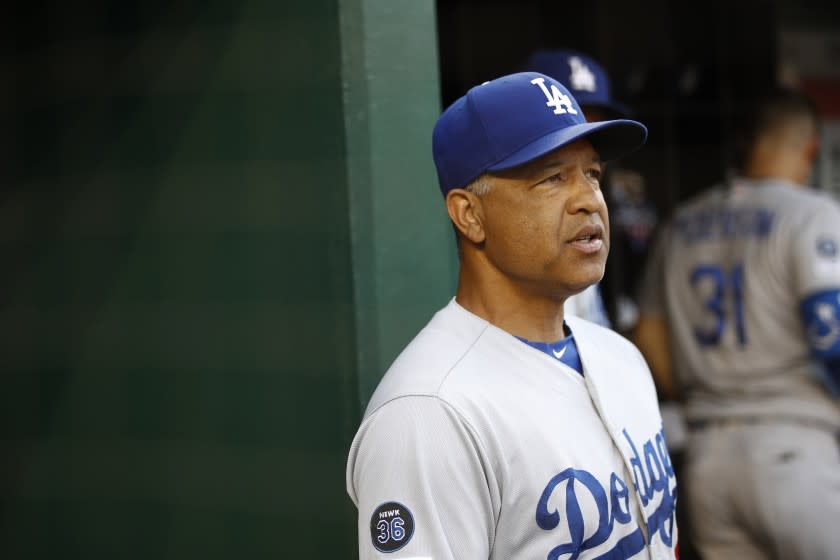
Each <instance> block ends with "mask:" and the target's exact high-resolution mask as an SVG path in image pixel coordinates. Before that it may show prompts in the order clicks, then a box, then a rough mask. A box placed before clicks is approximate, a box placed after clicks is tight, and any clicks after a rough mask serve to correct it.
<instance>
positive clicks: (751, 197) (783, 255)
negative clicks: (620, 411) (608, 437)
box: [636, 90, 840, 560]
mask: <svg viewBox="0 0 840 560" xmlns="http://www.w3.org/2000/svg"><path fill="white" fill-rule="evenodd" d="M749 122H750V125H749V126H748V127H746V130H747V131H748V135H747V138H748V142H747V143H746V146H747V149H746V150H745V155H746V157H745V159H744V162H743V165H742V169H741V172H742V176H740V177H736V178H734V179H733V180H731V181H729V183H728V184H726V185H723V186H719V187H716V188H713V189H711V190H709V191H707V192H706V193H704V194H702V195H700V196H699V197H697V198H696V199H694V200H692V201H689V202H688V203H686V204H684V205H682V206H680V207H679V208H678V209H677V211H676V213H675V216H674V219H673V221H672V222H671V223H670V224H669V226H668V228H667V229H666V231H665V232H664V234H663V235H662V236H661V237H660V239H659V240H658V246H657V247H656V248H655V249H654V253H653V254H652V259H651V262H650V268H649V270H648V274H647V277H646V281H645V284H644V292H645V293H644V294H643V295H642V297H641V302H640V303H641V309H642V313H641V318H640V321H639V324H638V327H637V333H636V341H637V343H638V344H639V346H640V348H641V350H642V351H643V353H644V354H645V356H646V358H647V359H648V363H649V364H650V366H651V369H652V370H653V373H654V375H655V376H657V378H658V380H659V381H660V385H661V387H662V388H664V389H666V390H667V391H668V392H669V393H671V394H672V395H676V394H678V393H681V394H682V397H683V398H684V399H685V401H686V409H685V411H686V416H687V419H688V426H689V428H690V434H689V438H688V449H687V461H688V463H687V466H686V471H685V480H683V481H682V482H683V483H684V487H687V488H686V493H685V494H683V495H685V496H686V499H687V507H688V511H689V513H690V521H691V525H692V530H693V534H694V541H695V542H696V545H697V546H698V548H699V550H700V552H701V554H702V556H703V557H704V558H708V559H723V560H726V559H738V560H752V559H767V558H776V559H785V560H796V559H803V560H804V559H808V560H820V559H823V560H828V559H830V558H831V559H837V558H840V530H838V528H840V454H838V445H837V435H838V431H840V406H838V401H837V394H838V393H837V392H836V391H837V388H838V387H840V383H838V382H840V251H838V247H840V206H839V205H838V204H837V203H836V202H835V201H834V200H832V199H831V198H830V197H829V196H828V195H827V194H824V193H820V192H817V191H814V190H811V189H808V188H806V187H804V186H803V185H804V184H805V182H806V181H807V179H808V176H809V174H810V172H811V168H812V164H813V162H814V158H815V154H816V153H817V117H816V113H815V111H814V109H813V107H812V105H811V104H810V103H809V102H808V100H807V99H805V98H803V97H802V96H801V95H799V94H797V93H794V92H791V91H785V90H779V91H774V92H773V93H771V94H769V95H768V96H766V97H765V98H763V99H762V100H760V101H759V102H758V103H756V104H755V114H754V116H753V117H752V118H751V119H749ZM669 339H670V344H667V341H668V340H669ZM672 364H673V374H672V370H671V368H672Z"/></svg>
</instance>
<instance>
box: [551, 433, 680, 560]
mask: <svg viewBox="0 0 840 560" xmlns="http://www.w3.org/2000/svg"><path fill="white" fill-rule="evenodd" d="M623 435H624V437H625V438H626V440H627V442H628V443H629V444H630V447H631V448H632V449H633V454H634V455H633V457H632V458H631V459H630V463H631V464H632V466H633V488H634V490H635V491H636V493H637V494H638V497H639V498H640V500H641V501H642V503H643V504H644V505H647V504H648V503H650V502H651V501H652V500H654V499H656V498H657V497H658V496H661V499H660V501H659V504H658V505H657V506H656V509H655V510H654V512H653V513H652V514H651V515H650V516H648V519H647V526H648V531H649V536H648V539H649V540H652V539H653V538H654V537H655V536H656V535H657V534H658V535H659V537H660V538H661V539H662V542H664V543H665V544H666V545H667V546H672V545H673V544H675V543H674V542H673V537H674V528H675V526H676V519H675V506H676V491H675V492H674V493H672V492H671V491H670V488H671V482H673V481H674V469H673V466H672V464H671V459H670V457H669V455H668V450H667V448H666V445H665V434H664V431H662V430H661V431H660V432H659V433H658V434H657V435H656V437H655V438H654V439H652V440H647V441H646V442H645V443H644V444H643V446H642V450H643V453H644V457H642V456H640V455H639V452H638V448H637V446H636V444H635V442H634V441H633V439H632V438H631V437H630V435H629V434H628V433H627V431H626V430H625V431H624V432H623ZM582 499H587V500H591V501H592V502H594V504H595V506H596V507H597V511H598V525H597V527H587V526H586V523H585V518H584V515H583V513H582V507H581V500H582ZM549 503H552V504H554V505H553V506H552V508H549ZM562 505H565V507H564V508H563V509H564V511H565V516H561V515H560V511H559V510H560V509H561V506H562ZM630 507H631V506H630V492H629V490H628V486H627V483H626V482H625V480H624V478H623V477H622V476H621V475H620V474H618V473H615V472H613V473H612V474H611V475H610V481H609V485H608V487H604V486H603V485H602V484H601V483H600V482H599V481H598V479H597V478H596V477H595V476H593V475H592V474H591V473H590V472H588V471H586V470H583V469H575V468H567V469H565V470H563V471H562V472H560V473H558V474H557V475H556V476H554V477H553V478H552V479H551V480H549V481H548V484H547V485H546V487H545V489H544V490H543V493H542V495H541V496H540V500H539V502H538V504H537V510H536V522H537V525H539V527H540V528H541V529H544V530H546V531H551V530H554V529H556V528H557V527H558V526H559V525H560V522H561V519H563V518H564V519H565V522H566V524H567V528H568V535H570V536H571V539H570V540H569V541H568V542H563V543H560V544H559V545H557V546H556V547H554V548H553V549H551V550H550V551H549V553H548V555H547V558H548V560H557V559H559V558H560V557H561V556H562V555H565V554H568V555H569V558H570V559H573V558H577V557H578V556H579V555H580V554H581V553H582V552H585V551H587V550H590V549H592V548H595V547H597V546H599V545H601V544H603V543H604V542H607V540H609V538H610V536H611V535H612V533H613V531H614V529H615V524H616V523H619V524H622V525H627V524H629V523H631V522H632V520H633V518H632V515H631V509H630ZM644 546H645V535H644V533H643V532H642V529H641V527H637V528H636V529H635V530H634V531H632V532H631V533H630V534H629V535H626V536H624V537H623V538H621V539H620V540H619V541H618V542H617V543H616V544H615V546H614V547H613V548H612V549H610V550H609V551H607V552H606V553H604V554H602V555H601V557H603V558H610V559H614V560H620V559H622V560H623V559H627V558H631V557H632V556H634V555H635V554H637V553H638V552H639V551H640V550H642V549H643V548H644Z"/></svg>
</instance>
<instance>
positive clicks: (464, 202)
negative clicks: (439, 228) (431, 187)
mask: <svg viewBox="0 0 840 560" xmlns="http://www.w3.org/2000/svg"><path fill="white" fill-rule="evenodd" d="M446 210H447V212H449V218H450V219H451V220H452V223H453V224H455V229H457V230H458V231H460V232H461V235H463V236H464V237H466V238H467V239H469V240H470V241H472V242H473V243H481V242H483V241H484V224H483V223H482V218H483V213H482V210H483V209H482V206H481V198H480V197H478V196H476V195H474V194H473V193H471V192H469V191H467V190H464V189H452V190H451V191H449V192H448V193H446Z"/></svg>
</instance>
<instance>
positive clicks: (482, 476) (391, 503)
mask: <svg viewBox="0 0 840 560" xmlns="http://www.w3.org/2000/svg"><path fill="white" fill-rule="evenodd" d="M347 490H348V493H349V494H350V497H351V498H352V499H353V502H354V503H355V504H356V507H357V508H358V537H359V558H360V560H369V559H374V558H377V559H379V558H394V559H395V560H396V559H399V558H417V559H420V558H423V559H429V560H449V559H453V560H454V559H456V558H457V559H473V558H474V559H484V560H486V558H488V557H489V555H490V550H491V548H492V545H493V538H494V529H495V526H496V521H497V519H496V518H497V514H496V512H497V511H498V489H497V488H495V482H494V478H493V476H492V472H491V467H490V465H489V463H488V461H487V459H486V454H485V453H484V451H483V449H482V446H481V444H480V442H479V440H478V438H477V436H476V434H475V431H474V430H473V429H472V428H471V426H469V424H468V423H467V422H466V421H465V420H464V419H463V418H462V417H461V416H460V415H459V414H458V413H457V412H456V411H455V410H454V409H453V408H452V407H451V406H450V405H448V404H447V403H445V402H444V401H442V400H440V399H439V398H437V397H433V396H409V397H402V398H399V399H395V400H393V401H391V402H388V403H386V404H385V405H383V406H382V407H381V408H379V409H378V410H376V411H375V412H374V413H373V414H372V415H371V416H370V417H369V418H367V419H366V420H365V422H363V424H362V426H361V428H360V429H359V432H358V434H357V435H356V439H355V440H354V442H353V446H352V447H351V451H350V457H349V460H348V465H347ZM494 495H495V498H494ZM494 502H495V505H494ZM397 551H399V554H391V553H393V552H397Z"/></svg>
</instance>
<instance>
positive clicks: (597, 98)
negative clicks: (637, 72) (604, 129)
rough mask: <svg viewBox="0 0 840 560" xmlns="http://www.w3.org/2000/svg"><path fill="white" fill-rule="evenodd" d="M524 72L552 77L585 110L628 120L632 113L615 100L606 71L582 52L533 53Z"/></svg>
mask: <svg viewBox="0 0 840 560" xmlns="http://www.w3.org/2000/svg"><path fill="white" fill-rule="evenodd" d="M522 70H525V71H529V72H540V73H541V74H545V75H547V76H551V77H552V78H554V79H555V80H557V81H558V82H560V83H561V84H563V85H564V86H566V88H567V89H568V90H569V91H571V92H572V94H573V95H574V96H575V98H577V100H578V103H580V104H581V105H583V106H584V107H588V106H589V107H598V108H600V109H604V110H605V111H606V112H607V113H608V114H609V115H610V116H611V117H613V118H625V117H628V116H629V115H630V110H629V109H628V108H627V107H626V106H624V105H623V104H621V103H619V102H617V101H616V100H614V99H613V98H612V88H611V87H610V78H609V76H608V75H607V72H606V71H605V70H604V69H603V68H602V67H601V65H600V64H598V62H597V61H596V60H595V59H593V58H592V57H590V56H587V55H585V54H583V53H581V52H577V51H573V50H567V49H539V50H536V51H534V52H533V53H531V55H530V56H529V57H528V60H527V61H526V62H525V66H524V67H523V68H522Z"/></svg>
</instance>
